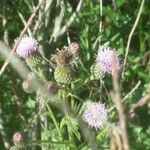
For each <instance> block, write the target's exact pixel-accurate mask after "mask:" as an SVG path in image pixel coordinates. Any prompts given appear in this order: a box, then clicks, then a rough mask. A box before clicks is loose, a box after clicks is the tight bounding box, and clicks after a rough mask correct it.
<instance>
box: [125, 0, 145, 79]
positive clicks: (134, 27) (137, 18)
mask: <svg viewBox="0 0 150 150" xmlns="http://www.w3.org/2000/svg"><path fill="white" fill-rule="evenodd" d="M144 2H145V0H142V2H141V6H140V9H139V12H138V14H137V17H136V20H135V22H134V25H133V27H132V29H131V32H130V34H129V37H128V41H127V46H126V50H125V57H124V63H123V71H122V77H123V74H124V70H125V65H126V62H127V56H128V53H129V47H130V43H131V39H132V36H133V33H134V31H135V29H136V27H137V25H138V22H139V19H140V16H141V14H142V8H143V5H144Z"/></svg>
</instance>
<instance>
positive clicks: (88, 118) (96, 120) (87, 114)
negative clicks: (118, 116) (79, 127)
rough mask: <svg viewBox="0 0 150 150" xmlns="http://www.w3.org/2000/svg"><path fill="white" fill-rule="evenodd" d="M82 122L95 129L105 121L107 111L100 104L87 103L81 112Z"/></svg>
mask: <svg viewBox="0 0 150 150" xmlns="http://www.w3.org/2000/svg"><path fill="white" fill-rule="evenodd" d="M83 120H84V121H85V122H86V123H88V124H89V126H91V127H95V128H96V129H97V128H99V127H101V126H102V124H103V123H104V122H105V121H106V120H107V110H106V108H105V106H104V104H101V103H100V102H88V103H87V104H86V108H85V110H84V112H83Z"/></svg>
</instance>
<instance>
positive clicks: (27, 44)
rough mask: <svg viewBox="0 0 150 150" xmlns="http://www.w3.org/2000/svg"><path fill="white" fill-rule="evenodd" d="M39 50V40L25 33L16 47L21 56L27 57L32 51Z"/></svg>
mask: <svg viewBox="0 0 150 150" xmlns="http://www.w3.org/2000/svg"><path fill="white" fill-rule="evenodd" d="M16 42H17V40H15V44H16ZM36 50H37V41H36V40H35V39H34V38H33V37H31V36H27V35H25V36H24V37H23V38H22V39H21V41H20V43H19V45H18V46H17V49H16V53H17V54H18V55H19V56H20V57H23V58H25V57H27V56H29V55H30V54H31V53H33V52H35V51H36Z"/></svg>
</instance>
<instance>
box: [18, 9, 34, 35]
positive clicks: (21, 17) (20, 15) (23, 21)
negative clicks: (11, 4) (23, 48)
mask: <svg viewBox="0 0 150 150" xmlns="http://www.w3.org/2000/svg"><path fill="white" fill-rule="evenodd" d="M18 15H19V17H20V19H21V21H22V23H23V25H24V26H27V22H26V21H25V19H24V17H23V15H22V14H21V12H19V11H18ZM27 32H28V34H29V35H30V36H32V32H31V30H30V28H28V29H27Z"/></svg>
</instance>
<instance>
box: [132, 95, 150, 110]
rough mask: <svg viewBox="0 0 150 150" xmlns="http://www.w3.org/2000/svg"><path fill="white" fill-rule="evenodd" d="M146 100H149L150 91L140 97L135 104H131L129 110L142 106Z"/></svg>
mask: <svg viewBox="0 0 150 150" xmlns="http://www.w3.org/2000/svg"><path fill="white" fill-rule="evenodd" d="M148 101H150V93H148V94H147V95H146V96H144V97H142V98H141V99H140V100H139V101H138V102H137V103H136V104H134V105H133V106H132V108H131V109H130V112H134V110H135V108H137V107H141V106H143V105H144V104H146V103H147V102H148Z"/></svg>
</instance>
